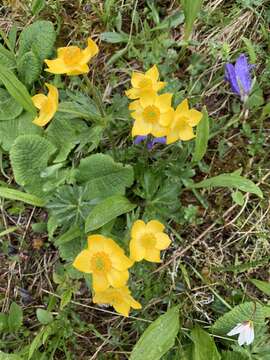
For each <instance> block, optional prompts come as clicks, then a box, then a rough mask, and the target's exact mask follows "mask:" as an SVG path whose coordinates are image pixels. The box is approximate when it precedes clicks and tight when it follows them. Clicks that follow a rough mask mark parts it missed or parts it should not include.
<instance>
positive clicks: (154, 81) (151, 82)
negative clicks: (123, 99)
mask: <svg viewBox="0 0 270 360" xmlns="http://www.w3.org/2000/svg"><path fill="white" fill-rule="evenodd" d="M158 79H159V72H158V68H157V66H156V65H154V66H153V67H151V69H149V70H148V71H146V73H145V74H143V73H141V72H133V73H132V76H131V85H132V88H131V89H129V90H127V91H126V96H127V97H128V98H130V99H138V98H139V97H141V96H142V94H143V93H144V92H145V91H146V90H151V91H156V92H157V91H159V90H161V89H163V88H164V86H165V85H166V83H165V82H162V81H158Z"/></svg>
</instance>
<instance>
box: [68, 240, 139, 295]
mask: <svg viewBox="0 0 270 360" xmlns="http://www.w3.org/2000/svg"><path fill="white" fill-rule="evenodd" d="M132 264H133V262H132V261H131V260H130V259H129V258H128V257H127V256H126V255H125V254H124V250H123V249H121V247H120V246H119V245H117V244H116V242H115V241H113V240H112V239H110V238H107V237H105V236H102V235H91V236H89V237H88V248H87V249H86V250H83V251H82V252H81V253H80V254H79V255H78V256H77V257H76V259H75V261H74V263H73V266H74V267H75V268H76V269H78V270H79V271H82V272H85V273H89V274H92V276H93V289H94V291H104V290H106V289H108V288H109V287H110V286H113V287H116V288H119V287H123V286H124V285H125V284H126V282H127V280H128V278H129V274H128V268H130V267H131V266H132Z"/></svg>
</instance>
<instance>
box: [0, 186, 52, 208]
mask: <svg viewBox="0 0 270 360" xmlns="http://www.w3.org/2000/svg"><path fill="white" fill-rule="evenodd" d="M1 197H2V198H5V199H10V200H16V201H22V202H24V203H26V204H30V205H33V206H39V207H43V206H44V205H45V201H44V200H43V199H40V198H38V197H37V196H35V195H31V194H26V193H24V192H22V191H19V190H15V189H10V188H8V187H3V186H0V198H1Z"/></svg>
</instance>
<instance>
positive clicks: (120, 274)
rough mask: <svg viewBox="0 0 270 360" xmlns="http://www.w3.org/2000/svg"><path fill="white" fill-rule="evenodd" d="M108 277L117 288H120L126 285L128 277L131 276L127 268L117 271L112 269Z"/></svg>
mask: <svg viewBox="0 0 270 360" xmlns="http://www.w3.org/2000/svg"><path fill="white" fill-rule="evenodd" d="M107 278H108V280H109V283H110V285H111V286H113V287H115V288H120V287H122V286H124V285H126V283H127V281H128V278H129V273H128V271H127V270H126V271H117V270H115V269H112V270H111V271H110V272H109V273H108V275H107Z"/></svg>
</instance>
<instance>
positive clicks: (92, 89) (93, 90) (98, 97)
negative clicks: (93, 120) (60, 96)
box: [83, 74, 106, 118]
mask: <svg viewBox="0 0 270 360" xmlns="http://www.w3.org/2000/svg"><path fill="white" fill-rule="evenodd" d="M83 77H84V80H85V82H86V85H87V88H88V90H89V93H90V95H92V97H93V99H94V100H95V102H96V104H97V106H98V109H99V111H100V114H101V115H102V117H104V118H105V116H106V112H105V108H104V105H103V102H102V98H101V95H100V93H99V91H98V90H97V89H96V87H95V86H94V85H93V84H92V83H91V81H90V80H89V78H88V76H87V75H86V74H84V75H83Z"/></svg>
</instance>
